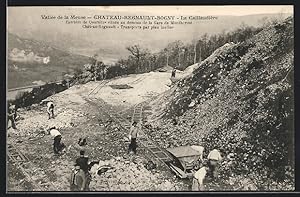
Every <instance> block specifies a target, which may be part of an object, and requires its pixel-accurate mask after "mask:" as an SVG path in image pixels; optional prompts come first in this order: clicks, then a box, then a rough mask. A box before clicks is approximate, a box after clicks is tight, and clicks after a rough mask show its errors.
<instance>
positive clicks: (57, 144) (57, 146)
mask: <svg viewBox="0 0 300 197" xmlns="http://www.w3.org/2000/svg"><path fill="white" fill-rule="evenodd" d="M46 132H47V134H48V135H51V136H53V137H54V139H53V140H54V142H53V151H54V154H59V153H61V151H62V150H63V149H64V148H65V145H64V143H61V139H62V136H61V133H60V132H59V131H58V130H57V128H56V127H55V126H52V127H50V128H49V129H47V131H46Z"/></svg>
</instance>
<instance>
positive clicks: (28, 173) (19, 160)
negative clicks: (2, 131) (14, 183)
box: [7, 143, 55, 191]
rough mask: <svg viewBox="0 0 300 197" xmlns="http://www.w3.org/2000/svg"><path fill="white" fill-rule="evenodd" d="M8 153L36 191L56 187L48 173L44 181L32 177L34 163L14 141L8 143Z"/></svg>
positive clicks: (9, 158)
mask: <svg viewBox="0 0 300 197" xmlns="http://www.w3.org/2000/svg"><path fill="white" fill-rule="evenodd" d="M7 155H8V160H9V161H10V162H11V163H13V164H16V166H17V169H19V170H21V172H22V174H23V175H24V176H25V179H26V180H27V181H28V182H30V183H31V184H32V186H33V187H34V191H49V189H52V190H54V189H55V186H54V185H53V184H52V183H51V181H49V179H48V177H47V176H46V175H44V176H43V183H42V182H40V183H37V181H36V180H34V179H33V178H32V168H30V167H32V166H33V164H32V163H31V162H30V161H29V159H28V158H27V156H26V155H25V154H23V153H22V152H21V151H20V150H19V149H18V148H16V146H15V145H14V144H13V143H8V144H7ZM25 166H27V167H25ZM28 166H29V167H28Z"/></svg>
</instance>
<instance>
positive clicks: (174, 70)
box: [171, 67, 176, 78]
mask: <svg viewBox="0 0 300 197" xmlns="http://www.w3.org/2000/svg"><path fill="white" fill-rule="evenodd" d="M175 75H176V67H174V68H173V70H172V74H171V78H172V77H175Z"/></svg>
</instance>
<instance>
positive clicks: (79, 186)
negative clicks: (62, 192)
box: [70, 164, 86, 191]
mask: <svg viewBox="0 0 300 197" xmlns="http://www.w3.org/2000/svg"><path fill="white" fill-rule="evenodd" d="M85 186H86V176H85V173H84V171H83V170H82V169H81V168H80V166H79V165H78V164H75V169H74V170H72V175H71V185H70V190H71V191H85V189H86V188H85Z"/></svg>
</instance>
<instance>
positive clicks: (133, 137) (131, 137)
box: [128, 121, 138, 154]
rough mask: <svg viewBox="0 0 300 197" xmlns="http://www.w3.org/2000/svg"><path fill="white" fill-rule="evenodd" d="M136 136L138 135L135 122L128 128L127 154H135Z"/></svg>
mask: <svg viewBox="0 0 300 197" xmlns="http://www.w3.org/2000/svg"><path fill="white" fill-rule="evenodd" d="M137 134H138V127H137V122H135V121H134V122H133V123H132V126H131V128H130V132H129V140H130V144H129V150H128V152H129V153H131V152H133V153H134V154H136V147H137V144H136V138H137Z"/></svg>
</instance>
